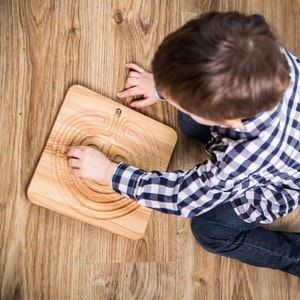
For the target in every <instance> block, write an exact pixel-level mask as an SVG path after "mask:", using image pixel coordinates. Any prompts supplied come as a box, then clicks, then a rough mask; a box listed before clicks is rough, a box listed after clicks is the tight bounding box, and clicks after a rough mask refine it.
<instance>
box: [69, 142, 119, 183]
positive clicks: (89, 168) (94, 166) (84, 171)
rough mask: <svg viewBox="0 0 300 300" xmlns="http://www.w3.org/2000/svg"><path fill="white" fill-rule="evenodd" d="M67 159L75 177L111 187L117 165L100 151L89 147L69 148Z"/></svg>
mask: <svg viewBox="0 0 300 300" xmlns="http://www.w3.org/2000/svg"><path fill="white" fill-rule="evenodd" d="M67 158H68V164H69V166H70V167H71V168H72V171H71V172H72V174H73V175H75V176H78V177H82V178H87V179H91V180H94V181H97V182H99V183H102V184H106V185H110V183H111V178H112V175H113V171H114V169H115V167H116V165H117V164H116V163H114V162H112V161H111V160H109V159H108V158H107V157H106V156H105V155H104V154H103V153H101V152H100V151H98V150H96V149H94V148H92V147H87V146H75V147H69V148H68V151H67Z"/></svg>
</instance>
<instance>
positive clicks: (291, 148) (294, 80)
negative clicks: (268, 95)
mask: <svg viewBox="0 0 300 300" xmlns="http://www.w3.org/2000/svg"><path fill="white" fill-rule="evenodd" d="M284 53H285V55H286V58H287V60H288V62H289V65H290V69H291V72H290V78H291V81H290V85H289V87H288V89H287V90H286V92H285V94H284V97H283V99H282V100H281V102H280V103H279V104H278V106H277V107H276V108H275V109H273V110H271V111H267V112H263V113H260V114H258V115H257V116H256V117H254V118H252V119H249V120H247V121H244V122H243V123H244V129H243V130H238V129H233V128H227V127H223V126H212V127H211V131H212V136H213V140H212V141H211V142H210V143H209V144H208V145H207V151H208V152H209V153H210V155H211V157H210V158H209V159H208V160H207V161H205V162H204V163H202V164H199V165H197V166H195V167H194V168H192V169H191V170H188V171H174V172H158V171H153V172H145V171H143V170H141V169H137V168H134V167H132V166H128V165H127V164H124V163H121V164H119V165H118V166H117V167H116V169H115V171H114V174H113V177H112V187H113V189H114V190H115V191H116V192H118V193H120V194H122V195H125V196H127V197H130V198H132V199H135V200H136V201H138V202H139V203H140V204H141V205H143V206H146V207H149V208H152V209H155V210H158V211H161V212H164V213H168V214H174V215H180V216H182V217H194V216H197V215H200V214H202V213H204V212H206V211H209V210H211V209H212V208H214V207H216V206H218V205H220V204H222V203H225V202H227V201H230V202H231V203H232V205H233V208H234V210H235V212H236V213H237V215H239V216H240V217H241V218H242V219H244V220H245V221H246V222H249V223H271V222H273V221H274V220H275V219H277V218H280V217H282V216H284V215H287V214H288V213H290V212H291V211H292V210H294V209H295V208H296V207H297V206H298V204H299V202H300V197H299V196H300V176H299V174H300V153H299V150H300V84H299V69H300V65H299V60H298V59H297V58H296V57H294V56H293V55H291V54H290V53H289V52H287V51H285V50H284Z"/></svg>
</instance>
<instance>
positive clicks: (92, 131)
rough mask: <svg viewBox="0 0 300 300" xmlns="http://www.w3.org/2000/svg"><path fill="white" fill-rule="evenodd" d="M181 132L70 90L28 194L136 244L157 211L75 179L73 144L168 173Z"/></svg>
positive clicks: (93, 95) (98, 97)
mask: <svg viewBox="0 0 300 300" xmlns="http://www.w3.org/2000/svg"><path fill="white" fill-rule="evenodd" d="M176 139H177V135H176V132H175V131H174V130H173V129H172V128H170V127H168V126H166V125H164V124H161V123H159V122H157V121H155V120H153V119H151V118H149V117H146V116H145V115H143V114H141V113H138V112H136V111H134V110H132V109H130V108H128V107H125V106H123V105H121V104H119V103H117V102H115V101H113V100H110V99H108V98H106V97H104V96H102V95H99V94H96V93H94V92H93V91H90V90H88V89H86V88H84V87H82V86H78V85H76V86H73V87H71V88H70V89H69V91H68V93H67V95H66V97H65V100H64V103H63V105H62V107H61V110H60V112H59V114H58V117H57V119H56V122H55V124H54V126H53V129H52V132H51V134H50V137H49V139H48V142H47V144H46V146H45V149H44V151H43V153H42V156H41V159H40V161H39V163H38V166H37V168H36V170H35V173H34V176H33V178H32V180H31V183H30V185H29V188H28V191H27V195H28V198H29V199H30V201H32V202H33V203H35V204H37V205H40V206H43V207H46V208H49V209H52V210H54V211H56V212H59V213H62V214H64V215H67V216H70V217H73V218H76V219H78V220H81V221H83V222H86V223H89V224H92V225H95V226H99V227H101V228H104V229H106V230H109V231H111V232H114V233H117V234H120V235H122V236H125V237H127V238H130V239H139V238H141V237H142V236H143V234H144V232H145V230H146V226H147V224H148V221H149V218H150V215H151V210H150V209H148V208H145V207H142V206H140V205H139V204H138V203H137V202H135V201H132V200H131V199H128V198H126V197H123V196H121V195H119V194H117V193H115V192H114V191H113V190H112V189H111V187H109V186H105V185H100V184H98V183H95V182H93V181H91V180H85V179H81V178H78V177H75V176H73V175H72V174H71V173H70V168H69V166H68V164H67V157H66V149H67V147H68V146H70V145H86V146H92V147H95V148H97V149H98V150H100V151H101V152H103V153H104V154H105V155H107V156H108V157H109V158H110V159H111V160H113V161H115V162H117V163H119V162H126V163H128V164H130V165H133V166H136V167H139V168H142V169H144V170H147V171H151V170H162V171H164V170H166V169H167V166H168V163H169V160H170V157H171V155H172V152H173V149H174V146H175V143H176Z"/></svg>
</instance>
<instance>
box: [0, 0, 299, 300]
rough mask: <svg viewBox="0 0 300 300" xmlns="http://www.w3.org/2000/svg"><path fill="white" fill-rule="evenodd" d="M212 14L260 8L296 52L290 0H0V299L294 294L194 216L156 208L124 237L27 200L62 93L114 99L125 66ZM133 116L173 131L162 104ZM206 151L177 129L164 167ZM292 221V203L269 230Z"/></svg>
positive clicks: (278, 275) (172, 113)
mask: <svg viewBox="0 0 300 300" xmlns="http://www.w3.org/2000/svg"><path fill="white" fill-rule="evenodd" d="M212 10H216V11H228V10H239V11H242V12H245V13H247V14H251V13H261V14H263V15H264V16H265V17H266V19H267V21H268V22H269V24H270V25H271V26H273V27H274V29H275V31H276V32H277V33H278V36H279V37H280V38H281V41H282V43H283V45H285V46H286V48H287V49H289V50H290V51H291V52H293V53H294V54H296V55H300V39H299V36H300V26H299V25H300V24H299V20H300V17H299V15H300V5H299V1H297V0H286V1H282V0H251V1H250V0H249V1H248V0H247V1H242V0H228V1H223V0H172V1H171V0H153V1H146V0H142V1H140V0H126V1H125V0H112V1H104V0H97V1H85V0H65V1H55V0H45V1H41V0H26V1H22V0H1V1H0V53H1V55H0V79H1V80H0V101H1V102H0V103H1V110H0V122H1V155H2V157H1V168H0V182H1V188H0V239H1V240H0V245H1V246H0V298H1V299H5V300H6V299H208V300H212V299H222V300H223V299H225V300H232V299H251V300H252V299H253V300H263V299H271V300H273V299H274V300H277V299H284V300H294V299H299V295H300V281H299V279H298V278H296V277H294V276H291V275H287V274H285V273H282V272H279V271H272V270H268V269H261V268H255V267H251V266H247V265H245V264H242V263H239V262H236V261H233V260H230V259H226V258H221V257H218V256H216V255H213V254H209V253H207V252H205V251H204V250H202V249H201V248H200V247H198V246H197V245H196V243H195V241H194V239H193V237H192V234H191V232H190V229H189V226H190V221H189V220H185V219H180V218H176V217H172V216H167V215H164V214H159V213H157V212H153V214H152V217H151V219H150V222H149V225H148V227H149V229H148V230H147V234H146V235H145V236H144V238H142V239H141V240H139V241H131V240H128V239H126V238H123V237H119V236H117V235H114V234H112V233H110V232H107V231H105V230H100V229H98V228H95V227H93V226H90V225H87V224H83V223H81V222H79V221H76V220H73V219H71V218H68V217H65V216H62V215H60V214H58V213H55V212H52V211H49V210H47V209H44V208H40V207H37V206H35V205H32V204H31V203H30V201H28V199H27V197H26V189H27V187H28V184H29V180H30V178H31V177H32V175H33V172H34V170H35V168H36V166H37V163H38V159H39V156H40V153H41V152H42V150H43V148H44V146H45V143H46V141H47V138H48V136H49V134H50V131H51V126H52V124H53V122H54V120H55V117H56V114H57V111H58V109H59V107H60V106H61V104H62V99H63V98H64V96H65V94H66V92H67V90H68V88H69V87H70V86H71V85H73V84H81V85H83V86H86V87H88V88H90V89H92V90H94V91H96V92H97V93H100V94H103V95H104V96H106V97H109V98H112V99H116V96H115V94H116V92H117V91H119V90H122V89H123V88H124V82H125V78H126V74H127V73H126V72H127V71H126V70H125V67H124V64H125V63H126V62H129V61H133V62H136V63H138V64H140V65H142V66H144V67H145V68H147V69H150V66H151V59H152V56H153V54H154V52H155V50H156V48H157V46H158V45H159V43H160V42H161V40H162V39H163V37H164V36H165V35H166V34H168V33H169V32H171V31H173V30H175V29H176V28H178V27H179V26H181V25H182V24H184V23H185V22H186V21H187V20H189V19H190V18H192V17H194V16H196V15H198V14H199V13H202V12H207V11H212ZM118 101H119V103H121V104H124V105H127V104H128V102H129V101H130V99H127V100H120V99H118ZM140 111H141V112H142V113H144V114H145V115H147V116H150V117H151V118H154V119H156V120H158V121H161V122H163V123H165V124H166V125H170V126H171V127H173V128H176V129H178V128H177V127H178V126H177V112H176V110H175V109H173V108H172V107H171V106H169V105H168V104H167V103H158V104H156V105H154V106H152V107H149V108H145V109H141V110H140ZM206 157H207V156H206V154H205V152H204V146H203V145H201V144H200V143H198V142H196V141H193V140H190V139H188V138H187V137H185V136H183V134H182V133H180V132H178V143H177V146H176V149H175V152H174V154H173V157H172V160H171V163H170V165H169V169H170V170H174V169H186V168H189V167H192V166H193V165H195V164H196V163H198V162H200V161H203V160H204V159H206ZM299 220H300V218H299V210H296V211H295V212H294V213H293V214H292V215H291V216H288V217H287V218H283V219H282V220H280V221H279V222H278V223H277V224H273V226H278V227H280V228H285V229H286V230H296V231H299V230H300V221H299Z"/></svg>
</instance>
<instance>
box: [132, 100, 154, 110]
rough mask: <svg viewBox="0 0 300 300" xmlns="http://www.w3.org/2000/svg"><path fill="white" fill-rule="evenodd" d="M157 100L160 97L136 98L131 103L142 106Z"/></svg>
mask: <svg viewBox="0 0 300 300" xmlns="http://www.w3.org/2000/svg"><path fill="white" fill-rule="evenodd" d="M157 101H158V99H156V98H146V99H142V100H135V101H132V102H131V103H130V106H131V107H136V108H141V107H146V106H149V105H152V104H154V103H156V102H157Z"/></svg>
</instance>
